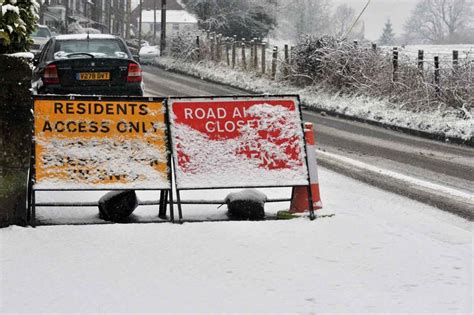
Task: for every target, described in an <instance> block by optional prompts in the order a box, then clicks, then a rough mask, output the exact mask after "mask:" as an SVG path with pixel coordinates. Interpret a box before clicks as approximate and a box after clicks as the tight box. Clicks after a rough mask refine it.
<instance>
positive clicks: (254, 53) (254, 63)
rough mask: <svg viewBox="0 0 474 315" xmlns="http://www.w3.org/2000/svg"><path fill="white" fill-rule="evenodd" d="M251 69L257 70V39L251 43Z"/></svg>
mask: <svg viewBox="0 0 474 315" xmlns="http://www.w3.org/2000/svg"><path fill="white" fill-rule="evenodd" d="M253 68H254V69H255V70H257V69H258V39H257V38H255V40H254V43H253Z"/></svg>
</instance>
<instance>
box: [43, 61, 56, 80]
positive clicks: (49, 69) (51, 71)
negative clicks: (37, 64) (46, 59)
mask: <svg viewBox="0 0 474 315" xmlns="http://www.w3.org/2000/svg"><path fill="white" fill-rule="evenodd" d="M43 83H44V84H59V75H58V68H57V67H56V65H54V64H53V65H47V66H46V68H44V75H43Z"/></svg>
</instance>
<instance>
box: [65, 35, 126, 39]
mask: <svg viewBox="0 0 474 315" xmlns="http://www.w3.org/2000/svg"><path fill="white" fill-rule="evenodd" d="M87 36H89V39H115V38H117V36H114V35H110V34H67V35H58V36H56V39H57V40H86V39H87Z"/></svg>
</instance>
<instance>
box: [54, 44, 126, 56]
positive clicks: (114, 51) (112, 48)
mask: <svg viewBox="0 0 474 315" xmlns="http://www.w3.org/2000/svg"><path fill="white" fill-rule="evenodd" d="M74 53H89V54H93V55H94V56H95V57H99V58H124V59H126V58H128V54H127V51H126V50H125V48H124V47H123V45H122V43H121V42H120V41H118V40H116V39H88V40H61V41H56V47H55V53H54V59H66V58H81V55H72V56H69V55H70V54H74Z"/></svg>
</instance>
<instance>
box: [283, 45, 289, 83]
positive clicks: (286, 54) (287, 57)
mask: <svg viewBox="0 0 474 315" xmlns="http://www.w3.org/2000/svg"><path fill="white" fill-rule="evenodd" d="M289 67H290V52H289V49H288V44H285V67H284V68H283V75H284V76H285V77H287V76H288V72H289V71H288V69H289Z"/></svg>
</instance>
